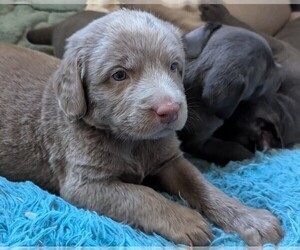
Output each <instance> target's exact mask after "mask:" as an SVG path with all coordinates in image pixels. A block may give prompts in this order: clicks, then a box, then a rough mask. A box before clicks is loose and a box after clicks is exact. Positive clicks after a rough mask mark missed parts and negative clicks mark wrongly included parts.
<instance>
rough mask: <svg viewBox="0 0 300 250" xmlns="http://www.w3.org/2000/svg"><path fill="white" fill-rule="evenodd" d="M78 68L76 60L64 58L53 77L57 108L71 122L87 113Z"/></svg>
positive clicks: (78, 64) (78, 63)
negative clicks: (58, 107)
mask: <svg viewBox="0 0 300 250" xmlns="http://www.w3.org/2000/svg"><path fill="white" fill-rule="evenodd" d="M80 67H81V65H80V62H79V61H78V59H75V58H72V59H70V58H69V57H66V58H65V59H63V60H62V62H61V65H60V67H59V68H58V69H57V71H56V72H55V74H54V77H53V87H54V91H55V94H56V97H57V100H58V103H59V106H60V108H61V109H62V110H63V112H64V113H65V115H66V116H67V117H68V118H69V119H70V120H71V121H72V122H73V121H76V120H79V119H80V118H82V117H83V116H84V115H85V114H86V111H87V105H86V100H85V93H84V88H83V85H82V79H81V76H80V71H81V70H80Z"/></svg>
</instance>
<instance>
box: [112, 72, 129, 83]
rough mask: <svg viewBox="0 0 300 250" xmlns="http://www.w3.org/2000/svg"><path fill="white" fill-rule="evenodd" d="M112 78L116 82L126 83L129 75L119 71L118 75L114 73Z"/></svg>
mask: <svg viewBox="0 0 300 250" xmlns="http://www.w3.org/2000/svg"><path fill="white" fill-rule="evenodd" d="M112 78H113V79H114V80H115V81H124V80H125V79H127V74H126V72H125V71H122V70H120V71H118V72H116V73H114V74H113V75H112Z"/></svg>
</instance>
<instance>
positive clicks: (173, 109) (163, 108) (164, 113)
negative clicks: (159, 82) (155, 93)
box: [154, 102, 180, 123]
mask: <svg viewBox="0 0 300 250" xmlns="http://www.w3.org/2000/svg"><path fill="white" fill-rule="evenodd" d="M179 109H180V106H179V104H177V103H175V102H166V103H162V104H160V105H159V106H157V108H154V111H155V113H156V114H157V116H158V117H159V119H160V122H161V123H170V122H173V121H175V120H176V119H177V117H178V111H179Z"/></svg>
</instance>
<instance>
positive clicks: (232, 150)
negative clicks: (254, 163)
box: [182, 134, 254, 166]
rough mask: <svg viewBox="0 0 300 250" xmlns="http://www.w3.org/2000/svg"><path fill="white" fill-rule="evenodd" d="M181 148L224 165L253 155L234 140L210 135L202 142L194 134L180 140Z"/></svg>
mask: <svg viewBox="0 0 300 250" xmlns="http://www.w3.org/2000/svg"><path fill="white" fill-rule="evenodd" d="M182 149H183V150H184V151H186V152H189V153H191V154H193V155H195V156H197V157H198V158H201V159H203V160H207V161H210V162H214V163H216V164H219V165H221V166H224V165H226V164H227V163H228V162H229V161H242V160H245V159H250V158H252V157H253V156H254V154H253V153H252V152H250V151H249V150H248V149H247V148H245V147H243V146H242V145H241V144H238V143H236V142H231V141H223V140H220V139H217V138H214V137H211V138H209V139H208V140H207V141H206V142H205V143H203V141H201V140H200V141H199V140H198V139H197V135H195V134H193V135H191V137H190V138H189V139H185V140H184V141H183V142H182Z"/></svg>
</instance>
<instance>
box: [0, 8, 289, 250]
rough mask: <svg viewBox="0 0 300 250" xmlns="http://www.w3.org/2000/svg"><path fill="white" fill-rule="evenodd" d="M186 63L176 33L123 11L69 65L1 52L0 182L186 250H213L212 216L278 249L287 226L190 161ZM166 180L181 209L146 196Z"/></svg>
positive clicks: (93, 33)
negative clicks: (36, 190)
mask: <svg viewBox="0 0 300 250" xmlns="http://www.w3.org/2000/svg"><path fill="white" fill-rule="evenodd" d="M184 59H185V54H184V50H183V44H182V41H181V36H180V33H179V31H178V29H177V28H176V27H174V26H173V25H171V24H170V23H167V22H164V21H162V20H160V19H158V18H155V17H154V16H153V15H151V14H148V13H145V12H139V11H130V10H119V11H116V12H113V13H111V14H109V15H106V16H105V17H103V18H100V19H98V20H96V21H94V22H92V23H91V24H89V25H88V26H87V27H85V28H84V29H82V30H80V31H78V32H77V33H75V34H74V35H72V36H71V37H70V38H69V40H68V45H67V49H66V53H65V54H64V59H63V60H62V61H60V60H58V59H56V58H53V57H50V56H47V55H45V54H43V53H38V52H35V51H31V50H29V49H25V48H20V47H17V46H12V45H1V46H0V87H1V91H0V116H1V119H0V175H2V176H5V177H7V178H8V179H10V180H14V181H24V180H31V181H33V182H34V183H36V184H37V185H40V186H41V187H43V188H45V189H47V190H50V191H52V192H56V193H58V194H59V195H60V196H62V197H63V198H64V199H66V200H67V201H69V202H70V203H72V204H74V205H76V206H78V207H82V208H85V209H90V210H94V211H96V212H98V213H100V214H102V215H106V216H109V217H111V218H113V219H115V220H117V221H121V222H124V223H128V224H130V225H132V226H134V227H137V228H140V229H142V230H144V231H145V232H149V233H150V232H156V233H158V234H161V235H162V236H164V237H166V238H167V239H169V240H172V241H174V242H176V243H183V244H186V245H205V244H208V243H209V242H210V239H211V238H212V233H211V230H210V228H209V225H208V223H207V220H206V219H205V218H204V216H203V215H202V213H203V214H204V215H205V216H206V217H207V218H208V219H209V220H210V221H211V222H213V223H215V224H216V225H218V226H219V227H221V228H223V229H224V231H226V232H237V233H239V234H240V235H241V237H242V238H243V239H244V240H245V241H246V242H247V243H248V244H250V245H261V244H263V243H267V242H272V243H278V242H279V241H280V239H281V238H282V237H283V234H284V233H283V231H282V229H281V227H280V223H279V221H278V219H277V218H276V217H274V216H273V215H272V214H271V213H270V212H269V211H266V210H258V209H254V208H250V207H247V206H245V205H243V204H242V203H241V202H239V201H238V200H237V199H234V198H230V197H228V196H227V195H226V194H224V193H223V192H222V191H221V190H219V189H218V188H216V187H215V186H213V185H212V184H210V183H209V182H208V181H206V180H205V178H204V177H203V175H202V174H201V173H200V172H199V170H198V169H197V168H196V167H195V166H193V165H192V164H191V163H190V162H189V161H188V160H186V159H185V158H184V157H183V154H182V152H181V150H180V149H179V145H180V142H179V140H178V139H177V136H176V131H177V130H180V129H182V128H183V126H184V124H185V122H186V119H187V103H186V98H185V95H184V86H183V82H182V80H183V73H184V65H185V63H184V61H185V60H184ZM149 177H151V178H153V179H155V180H156V181H157V182H158V183H159V184H160V186H161V188H162V189H163V190H165V191H166V192H168V193H170V194H173V195H178V194H180V195H181V196H182V197H183V198H184V199H186V200H187V201H188V202H189V204H190V205H191V208H187V207H183V206H181V205H179V204H176V203H174V202H172V201H170V200H168V199H166V198H164V197H163V196H162V195H161V194H159V193H157V192H156V191H155V190H154V189H152V188H150V187H147V186H145V185H142V183H143V181H144V180H145V179H146V178H149Z"/></svg>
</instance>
